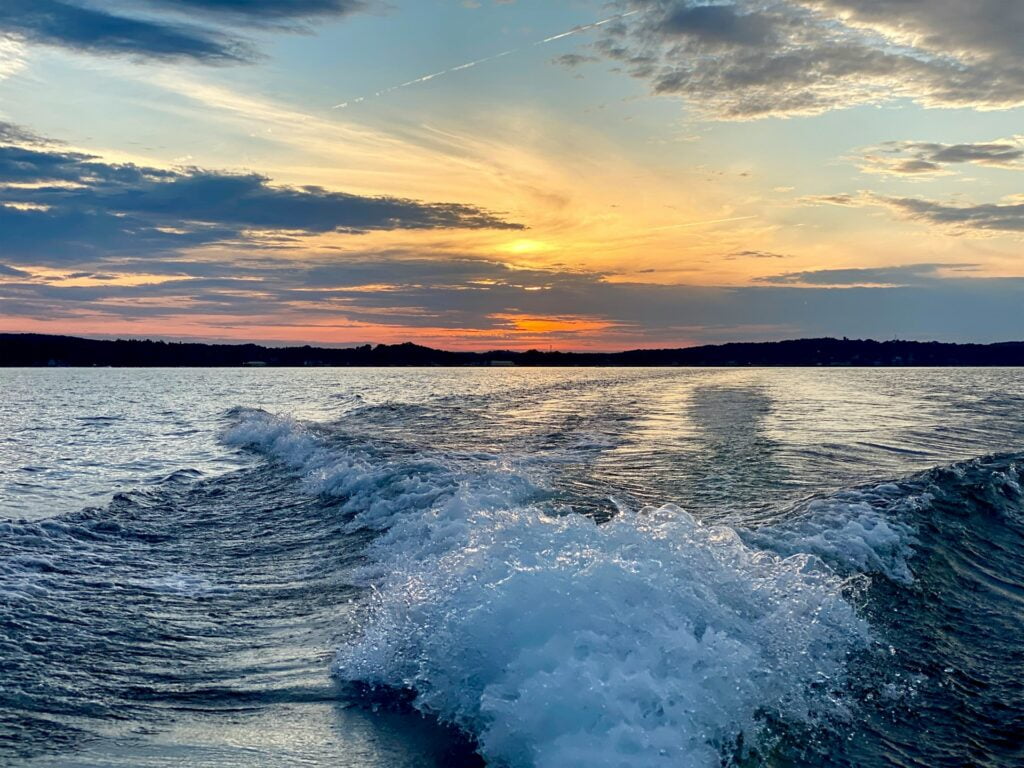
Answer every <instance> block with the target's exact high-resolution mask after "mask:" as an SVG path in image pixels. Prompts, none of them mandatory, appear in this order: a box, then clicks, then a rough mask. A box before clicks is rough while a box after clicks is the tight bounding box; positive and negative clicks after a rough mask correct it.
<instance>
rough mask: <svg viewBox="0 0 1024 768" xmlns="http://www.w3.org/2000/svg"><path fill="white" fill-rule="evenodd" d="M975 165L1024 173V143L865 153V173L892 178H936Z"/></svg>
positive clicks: (888, 147)
mask: <svg viewBox="0 0 1024 768" xmlns="http://www.w3.org/2000/svg"><path fill="white" fill-rule="evenodd" d="M963 164H973V165H981V166H987V167H990V168H1004V169H1008V170H1021V169H1024V140H1022V138H1021V137H1019V136H1014V137H1013V138H1010V139H998V140H995V141H988V142H975V143H962V144H943V143H938V142H926V141H890V142H886V143H885V144H881V145H879V146H877V147H870V148H868V149H866V150H865V151H864V153H863V156H862V159H861V169H862V170H864V171H866V172H868V173H881V174H885V175H890V176H936V175H943V174H949V173H952V171H951V170H950V168H949V166H953V165H963Z"/></svg>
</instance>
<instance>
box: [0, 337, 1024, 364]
mask: <svg viewBox="0 0 1024 768" xmlns="http://www.w3.org/2000/svg"><path fill="white" fill-rule="evenodd" d="M245 365H249V366H277V367H298V366H362V367H367V366H490V365H517V366H562V367H572V366H797V367H799V366H1024V342H1021V341H1010V342H1003V343H998V344H951V343H943V342H936V341H881V342H880V341H871V340H853V339H831V338H824V339H797V340H793V341H775V342H751V343H731V344H718V345H708V346H701V347H684V348H681V349H636V350H631V351H628V352H542V351H538V350H530V351H527V352H511V351H500V350H499V351H493V352H450V351H445V350H440V349H431V348H430V347H422V346H419V345H418V344H411V343H406V344H390V345H389V344H378V345H376V346H372V345H370V344H366V345H364V346H359V347H344V348H330V347H312V346H302V347H265V346H261V345H259V344H201V343H193V342H167V341H152V340H141V339H118V340H116V341H114V340H101V339H83V338H78V337H74V336H51V335H43V334H34V333H3V334H0V366H2V367H12V366H114V367H236V366H245Z"/></svg>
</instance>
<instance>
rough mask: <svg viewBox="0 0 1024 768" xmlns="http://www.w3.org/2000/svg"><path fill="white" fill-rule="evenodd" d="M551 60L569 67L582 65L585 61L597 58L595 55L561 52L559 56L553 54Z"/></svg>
mask: <svg viewBox="0 0 1024 768" xmlns="http://www.w3.org/2000/svg"><path fill="white" fill-rule="evenodd" d="M551 61H552V62H554V63H555V64H560V65H561V66H563V67H569V68H570V69H571V68H574V67H579V66H582V65H583V64H586V63H587V62H591V61H598V59H597V57H596V56H586V55H584V54H581V53H563V54H562V55H561V56H555V58H553V59H552V60H551Z"/></svg>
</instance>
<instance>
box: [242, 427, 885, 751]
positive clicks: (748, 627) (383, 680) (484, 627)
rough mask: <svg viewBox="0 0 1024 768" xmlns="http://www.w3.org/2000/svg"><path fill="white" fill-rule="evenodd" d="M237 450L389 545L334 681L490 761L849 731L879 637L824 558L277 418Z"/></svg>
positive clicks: (247, 431) (366, 574)
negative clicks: (822, 721) (562, 504)
mask: <svg viewBox="0 0 1024 768" xmlns="http://www.w3.org/2000/svg"><path fill="white" fill-rule="evenodd" d="M227 439H228V440H229V441H231V442H234V443H235V444H238V445H249V446H252V447H256V448H258V449H260V450H263V451H266V452H267V453H268V454H270V455H272V456H273V457H275V458H276V459H278V460H279V461H283V462H285V463H287V464H289V465H290V466H292V467H293V468H295V469H296V470H297V471H299V472H300V473H301V474H302V475H303V477H304V478H305V482H307V483H309V484H310V488H311V489H312V490H317V491H318V492H325V493H337V494H338V495H339V497H340V504H341V505H342V507H344V508H347V509H349V510H350V511H351V512H353V513H355V518H354V524H367V523H368V524H373V525H376V526H377V527H379V528H380V529H382V531H383V532H382V533H381V535H380V536H379V537H378V538H377V539H376V541H375V542H374V543H373V544H372V545H371V546H370V548H369V551H368V555H369V557H370V561H371V564H370V565H369V566H368V567H367V568H366V569H365V570H364V571H363V572H362V577H363V578H364V579H365V580H366V581H367V582H368V583H369V584H370V585H371V586H372V590H371V592H372V595H373V597H372V598H371V599H370V600H369V601H368V604H367V606H366V608H365V609H364V614H363V622H362V625H361V626H360V628H359V629H360V633H359V634H358V636H357V637H354V638H353V639H352V642H351V643H349V644H346V645H345V646H344V647H343V648H342V649H341V650H340V651H339V653H338V658H337V662H336V672H337V674H338V676H339V677H340V678H342V679H345V680H350V681H358V682H362V683H368V684H370V685H379V686H389V687H394V688H407V689H413V690H415V691H416V692H417V697H416V699H415V704H416V706H417V707H420V708H421V709H423V710H424V711H429V712H431V713H433V714H436V715H438V716H440V717H441V718H442V719H444V720H446V721H449V722H453V723H456V724H458V725H459V726H460V727H462V728H464V729H466V730H467V731H468V732H470V733H472V734H473V735H474V736H475V737H476V738H477V740H478V742H479V745H480V749H481V752H482V754H483V755H484V757H485V758H486V759H487V760H488V761H489V762H490V763H491V764H494V765H505V766H510V767H511V768H518V767H519V766H523V767H524V768H525V767H526V766H537V767H538V768H555V767H556V766H557V767H558V768H566V767H570V766H584V765H586V766H587V767H588V768H606V767H608V768H611V767H612V766H615V767H616V768H633V767H634V766H635V767H636V768H640V767H641V766H642V767H643V768H654V767H656V766H673V767H674V768H678V767H679V766H682V767H683V768H697V767H701V768H703V767H704V766H708V767H709V768H710V767H711V766H719V765H720V764H721V759H722V754H723V753H727V752H729V751H730V750H732V749H734V748H735V745H736V743H737V740H738V739H739V738H740V737H741V736H742V739H743V742H744V743H745V744H746V745H747V746H750V745H752V744H756V743H758V742H761V743H762V744H763V743H765V741H766V740H768V739H769V733H768V727H767V725H766V723H767V722H768V720H769V719H770V718H771V717H775V718H782V719H785V720H787V721H790V722H802V723H811V722H814V721H815V720H816V719H817V718H820V717H828V716H830V715H837V716H839V715H841V714H842V705H841V703H840V702H841V696H839V695H833V694H836V692H837V691H840V690H841V689H842V680H843V675H844V665H845V661H846V658H847V655H848V653H850V652H852V651H853V650H854V649H855V648H858V647H860V646H862V644H864V643H865V642H867V638H868V634H867V628H866V626H865V625H864V623H863V622H862V621H861V620H860V619H859V618H858V617H857V616H856V614H855V612H854V610H853V608H852V607H851V606H850V605H849V604H848V603H847V602H846V601H845V600H844V599H843V597H842V592H841V582H840V580H839V578H838V577H836V576H835V575H833V574H832V572H831V571H829V570H828V569H826V568H824V567H822V566H821V565H820V561H819V560H818V559H817V558H816V557H815V556H812V555H808V554H796V555H793V556H789V557H784V556H782V555H780V554H777V553H771V552H765V551H760V550H758V549H756V548H753V547H751V546H749V545H747V544H745V543H744V542H743V541H742V540H741V539H740V537H739V536H738V535H737V534H736V533H735V532H734V531H733V530H732V529H730V528H727V527H712V526H703V525H700V524H699V523H697V522H695V521H694V520H693V518H692V517H690V516H689V515H688V514H687V513H685V512H684V511H682V510H680V509H678V508H677V507H673V506H665V507H661V508H658V509H653V508H652V509H646V510H644V511H642V512H640V513H637V512H629V511H622V512H621V513H620V514H619V515H618V516H617V517H615V518H614V519H613V520H612V521H611V522H609V523H606V524H603V525H597V524H596V523H595V522H594V521H593V520H592V519H590V518H586V517H583V516H579V515H566V516H552V515H549V514H547V511H546V510H545V509H544V507H543V506H542V505H541V504H539V503H537V496H538V494H537V488H536V487H535V486H533V485H532V484H531V483H530V482H529V481H528V480H527V479H526V478H523V477H521V476H519V475H517V474H516V473H515V472H511V471H509V470H508V469H507V468H503V467H501V466H496V465H490V464H488V463H487V462H483V465H482V468H481V464H480V463H474V464H472V465H471V468H460V467H459V466H458V465H453V464H451V463H450V462H447V461H442V460H424V459H411V458H409V457H406V458H404V459H403V458H398V457H391V458H389V459H385V457H383V456H374V455H372V454H371V453H369V452H368V451H362V452H361V450H357V449H355V448H353V447H352V446H350V445H349V446H341V445H334V446H333V447H329V446H328V443H329V440H328V439H327V438H326V437H325V438H323V439H321V438H318V437H317V435H315V434H314V433H313V432H311V431H310V430H309V429H308V428H306V427H303V426H302V425H299V424H296V423H294V422H289V421H288V420H282V419H275V418H274V417H270V416H268V415H266V414H263V415H259V414H256V415H252V416H250V417H248V418H247V419H246V420H245V421H244V422H243V423H242V424H239V425H238V426H236V427H234V428H233V429H232V430H230V431H229V434H228V435H227Z"/></svg>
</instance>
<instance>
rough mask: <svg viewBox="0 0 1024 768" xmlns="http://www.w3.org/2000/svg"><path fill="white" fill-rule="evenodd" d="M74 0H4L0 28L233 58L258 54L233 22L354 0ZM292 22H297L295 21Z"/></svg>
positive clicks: (72, 42)
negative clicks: (129, 2) (129, 8)
mask: <svg viewBox="0 0 1024 768" xmlns="http://www.w3.org/2000/svg"><path fill="white" fill-rule="evenodd" d="M117 6H118V4H116V3H110V4H107V7H106V8H103V7H97V6H95V5H89V4H86V3H84V2H81V1H79V0H4V2H3V3H0V33H2V34H7V35H9V36H13V37H14V38H15V39H17V40H23V41H27V42H29V43H36V44H42V45H52V46H59V47H63V48H70V49H72V50H76V51H82V52H86V53H92V54H100V55H128V56H132V57H136V58H141V59H172V60H174V59H184V60H191V61H196V62H201V63H204V64H236V63H239V62H246V61H251V60H253V59H255V58H256V57H257V54H256V52H255V50H254V48H253V47H252V46H251V45H250V44H249V43H248V42H247V41H245V40H244V39H243V38H240V37H239V36H238V35H237V31H236V30H237V28H238V27H239V26H249V27H267V26H276V27H282V26H283V25H284V22H288V23H289V25H290V26H291V28H293V29H295V28H301V24H300V23H301V22H303V21H305V20H308V19H311V18H313V17H323V16H344V15H347V14H349V13H353V12H355V11H359V10H363V9H365V8H366V7H368V6H367V4H366V3H364V2H361V1H360V0H141V1H140V2H136V3H135V4H134V6H135V10H136V11H139V12H141V13H140V14H138V15H136V14H135V13H127V14H125V13H121V12H119V11H118V7H117ZM296 25H299V26H298V27H297V26H296Z"/></svg>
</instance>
